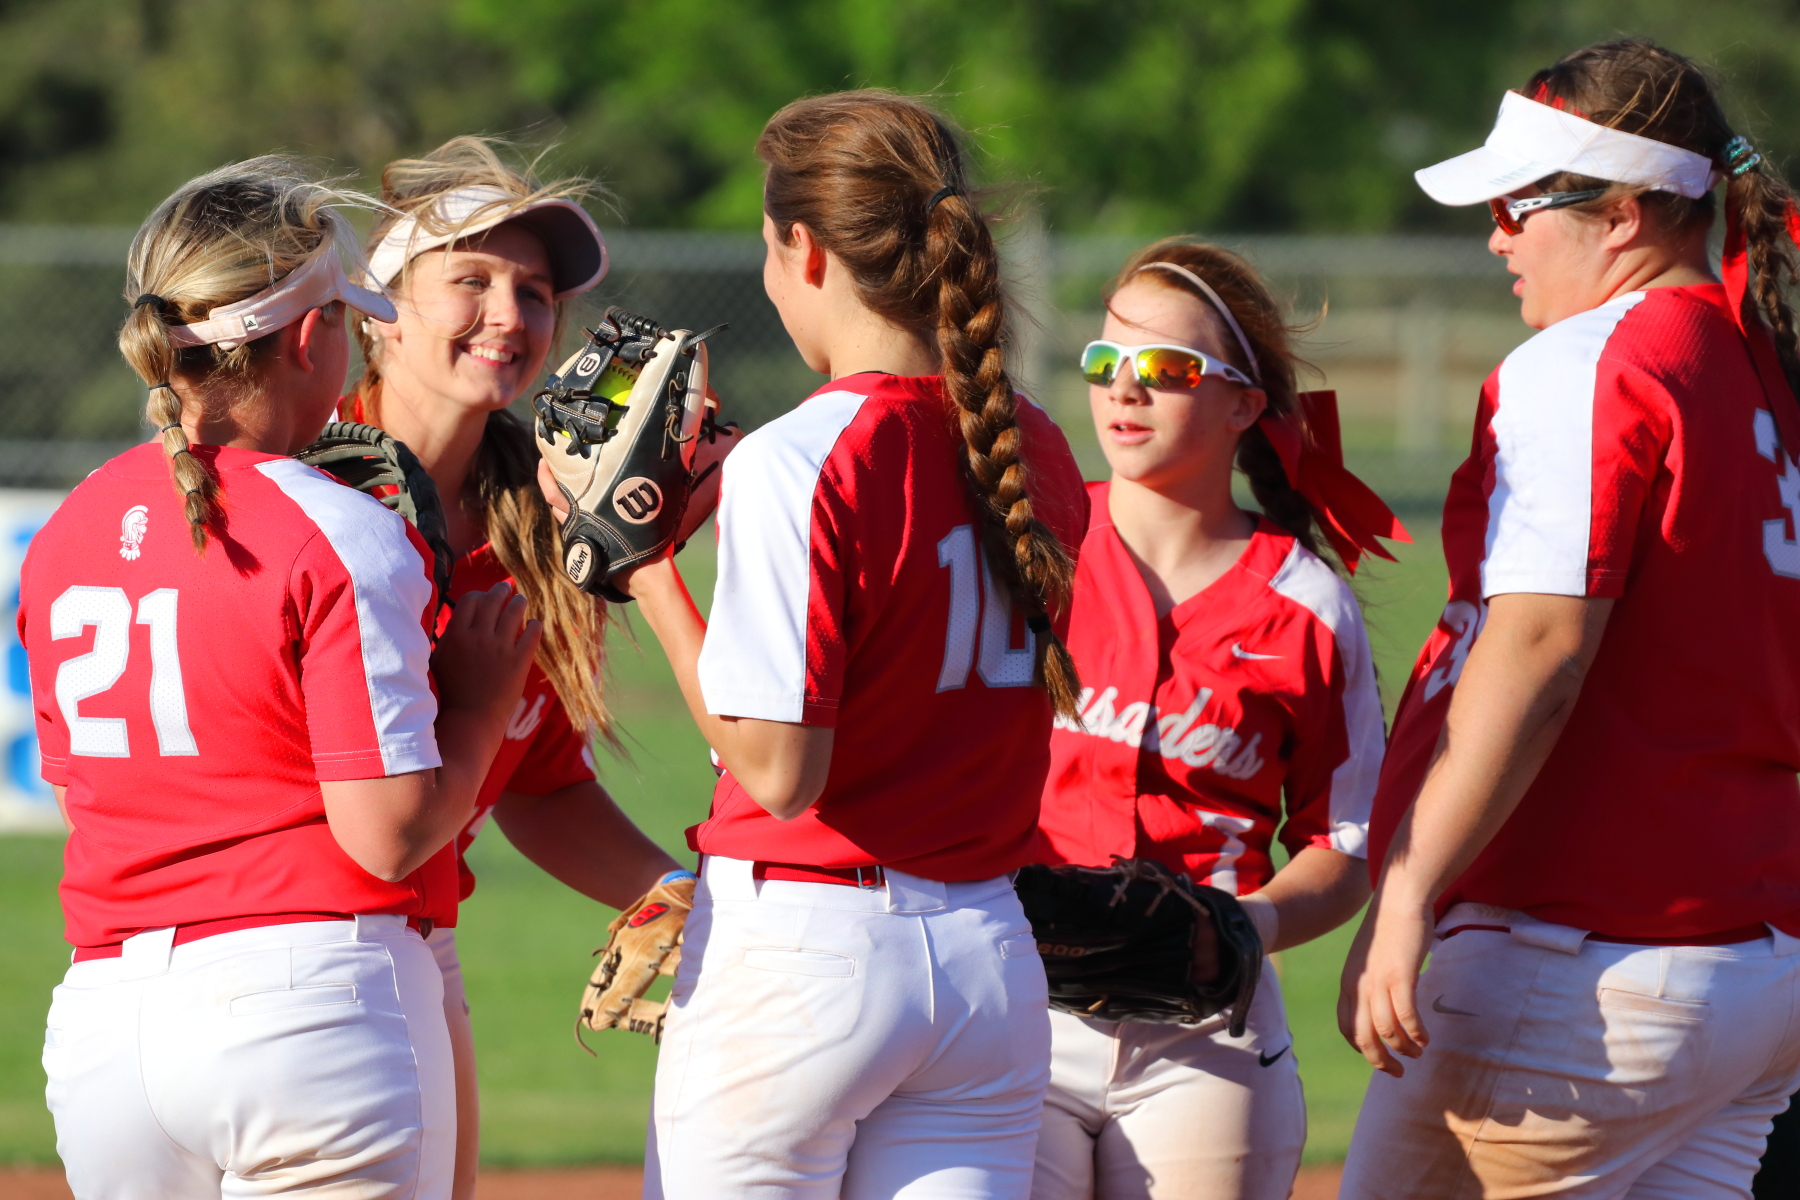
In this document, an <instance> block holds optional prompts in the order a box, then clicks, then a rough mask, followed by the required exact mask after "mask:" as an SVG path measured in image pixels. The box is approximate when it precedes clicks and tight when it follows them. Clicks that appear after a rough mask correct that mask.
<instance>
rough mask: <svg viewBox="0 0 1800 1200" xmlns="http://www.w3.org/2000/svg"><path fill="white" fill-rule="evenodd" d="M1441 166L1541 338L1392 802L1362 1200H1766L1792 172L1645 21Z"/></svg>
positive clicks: (1783, 738) (1387, 808) (1511, 104)
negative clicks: (1483, 216) (1765, 157)
mask: <svg viewBox="0 0 1800 1200" xmlns="http://www.w3.org/2000/svg"><path fill="white" fill-rule="evenodd" d="M1721 180H1723V182H1724V183H1725V195H1724V205H1725V212H1726V235H1725V257H1724V283H1723V285H1721V284H1720V283H1719V282H1718V281H1717V280H1716V279H1715V277H1714V275H1713V273H1712V268H1711V265H1710V263H1709V261H1708V256H1707V243H1706V238H1707V230H1708V227H1709V226H1710V225H1711V222H1712V216H1713V210H1714V200H1713V194H1712V189H1713V188H1714V187H1715V186H1716V185H1717V184H1718V183H1719V182H1720V181H1721ZM1419 182H1420V184H1421V186H1423V187H1424V189H1425V190H1426V191H1427V192H1428V193H1429V194H1430V195H1431V196H1432V197H1433V198H1435V199H1437V200H1438V201H1440V202H1442V203H1447V204H1478V203H1482V202H1487V203H1489V204H1490V205H1491V207H1492V209H1493V213H1494V220H1495V224H1496V225H1497V226H1498V228H1497V229H1496V231H1495V232H1494V234H1493V237H1492V240H1491V241H1490V243H1489V245H1490V248H1491V249H1492V250H1493V251H1494V252H1495V253H1497V254H1499V255H1501V256H1502V257H1504V258H1505V259H1506V262H1507V267H1508V269H1509V270H1510V271H1511V272H1512V273H1513V274H1514V275H1516V276H1518V279H1517V281H1516V282H1515V283H1514V285H1513V291H1514V293H1515V294H1516V295H1518V296H1519V297H1520V299H1521V312H1522V315H1523V317H1524V319H1525V322H1526V324H1528V325H1530V326H1532V327H1533V328H1536V329H1539V330H1541V331H1542V332H1540V333H1539V334H1538V335H1537V336H1535V337H1533V338H1532V339H1531V340H1530V341H1528V342H1526V343H1525V344H1524V345H1523V346H1521V347H1520V348H1519V349H1518V350H1516V351H1514V352H1513V353H1512V354H1511V355H1509V356H1508V357H1507V359H1506V361H1504V362H1503V363H1501V365H1500V367H1499V369H1498V370H1496V371H1495V372H1494V374H1493V375H1491V376H1490V377H1489V378H1488V381H1487V383H1486V384H1485V385H1484V386H1483V388H1482V392H1481V400H1480V405H1479V407H1478V409H1477V411H1476V422H1475V436H1474V445H1473V448H1472V451H1471V454H1470V457H1469V460H1468V461H1467V462H1466V463H1465V464H1464V465H1463V466H1462V467H1461V468H1460V469H1459V470H1458V471H1457V473H1456V475H1455V477H1454V479H1453V481H1452V483H1451V492H1450V497H1449V499H1448V501H1447V502H1446V504H1445V508H1444V553H1445V558H1446V560H1447V561H1448V563H1449V567H1450V602H1449V605H1448V607H1447V608H1446V609H1445V612H1444V616H1443V618H1442V620H1441V621H1440V622H1439V624H1438V628H1437V630H1436V631H1435V632H1434V633H1433V634H1432V636H1431V637H1430V639H1429V640H1428V641H1427V642H1426V644H1425V647H1424V650H1423V651H1422V652H1421V654H1420V656H1419V661H1418V664H1417V666H1416V667H1415V668H1414V670H1413V674H1412V678H1411V680H1410V682H1409V684H1408V686H1407V691H1406V694H1405V696H1404V698H1403V699H1402V701H1401V705H1400V709H1399V712H1398V714H1397V716H1396V720H1395V727H1394V734H1393V738H1392V741H1391V743H1390V747H1389V754H1388V759H1387V764H1386V767H1385V769H1384V772H1383V775H1382V780H1381V786H1380V788H1379V790H1378V792H1377V795H1376V800H1375V808H1374V819H1373V824H1372V833H1371V848H1372V851H1373V861H1374V862H1377V863H1384V864H1385V865H1384V867H1383V869H1382V871H1381V876H1380V879H1379V883H1378V886H1377V889H1376V893H1375V901H1374V903H1373V905H1372V906H1371V915H1370V918H1369V919H1368V920H1367V921H1365V923H1364V928H1363V931H1362V933H1361V935H1360V936H1359V939H1358V942H1357V945H1356V947H1355V950H1354V952H1353V954H1352V957H1351V959H1350V962H1349V964H1348V966H1347V967H1346V969H1345V975H1344V996H1343V1001H1342V1004H1341V1006H1340V1020H1341V1023H1342V1024H1343V1025H1344V1028H1345V1033H1346V1035H1347V1036H1348V1037H1350V1038H1351V1039H1352V1040H1353V1042H1354V1043H1355V1044H1356V1045H1357V1046H1358V1047H1359V1048H1360V1049H1361V1050H1362V1051H1363V1053H1364V1054H1365V1055H1367V1057H1368V1058H1369V1060H1370V1062H1371V1063H1373V1064H1375V1065H1376V1066H1378V1067H1380V1068H1381V1069H1382V1070H1383V1071H1384V1072H1385V1073H1384V1074H1380V1075H1377V1076H1375V1078H1374V1080H1373V1082H1372V1083H1371V1085H1370V1088H1369V1093H1368V1098H1367V1100H1366V1102H1365V1103H1364V1106H1363V1110H1362V1115H1361V1118H1360V1120H1359V1122H1358V1125H1357V1130H1356V1135H1355V1139H1354V1142H1353V1144H1352V1147H1351V1151H1350V1160H1349V1163H1348V1165H1347V1167H1346V1171H1345V1176H1344V1184H1343V1193H1342V1194H1343V1195H1344V1196H1346V1197H1375V1196H1393V1197H1400V1196H1408V1197H1413V1196H1421V1195H1429V1196H1475V1195H1487V1196H1497V1195H1509V1196H1511V1195H1534V1196H1536V1195H1550V1194H1556V1195H1568V1196H1594V1197H1601V1196H1608V1197H1611V1196H1630V1197H1634V1198H1638V1197H1682V1198H1683V1200H1700V1198H1705V1197H1727V1196H1733V1197H1738V1196H1745V1195H1747V1194H1748V1188H1749V1184H1750V1178H1751V1175H1752V1174H1753V1173H1754V1171H1755V1169H1756V1161H1757V1156H1758V1155H1759V1154H1760V1153H1761V1149H1762V1145H1763V1140H1764V1138H1765V1137H1766V1135H1767V1134H1768V1131H1769V1125H1770V1118H1771V1117H1772V1116H1773V1114H1775V1113H1776V1112H1779V1111H1780V1110H1781V1109H1782V1108H1783V1107H1784V1106H1785V1105H1786V1103H1787V1098H1788V1096H1789V1095H1791V1094H1792V1093H1793V1092H1794V1090H1795V1085H1796V1083H1797V1082H1800V1022H1796V1021H1795V1019H1794V1015H1795V1010H1796V1007H1797V1006H1800V955H1797V954H1796V953H1795V951H1796V950H1797V949H1800V938H1797V937H1796V936H1795V935H1800V788H1797V786H1796V783H1795V772H1796V771H1797V770H1800V692H1797V689H1800V627H1797V626H1796V624H1795V622H1794V620H1793V618H1792V614H1793V612H1794V611H1795V608H1796V606H1797V605H1800V583H1797V582H1796V580H1800V540H1797V539H1796V533H1797V532H1800V531H1796V529H1795V527H1794V525H1793V521H1794V519H1795V517H1796V515H1800V466H1797V465H1796V463H1795V454H1796V452H1797V451H1800V410H1797V409H1796V405H1795V398H1794V395H1793V392H1792V390H1791V389H1790V387H1789V382H1788V381H1789V380H1791V379H1794V378H1796V377H1797V376H1800V372H1797V371H1796V367H1797V366H1800V356H1797V355H1796V353H1795V345H1794V338H1793V330H1794V322H1793V317H1792V314H1791V313H1790V311H1789V310H1788V309H1787V307H1786V306H1785V302H1784V301H1783V300H1782V299H1781V295H1780V291H1779V287H1778V281H1779V279H1780V278H1781V275H1782V273H1783V272H1788V273H1790V275H1789V277H1791V272H1792V270H1793V268H1794V265H1795V263H1796V253H1795V247H1794V246H1793V244H1792V243H1790V242H1789V241H1788V236H1787V230H1788V228H1789V226H1788V224H1787V222H1788V221H1790V220H1796V219H1797V218H1795V217H1794V216H1793V215H1792V214H1793V209H1792V207H1791V193H1790V191H1789V190H1788V188H1787V185H1786V184H1785V183H1784V182H1782V181H1781V180H1780V178H1779V177H1778V176H1776V175H1774V174H1772V173H1766V172H1764V171H1763V170H1761V169H1760V158H1759V156H1758V155H1757V154H1756V152H1755V150H1754V149H1753V148H1752V147H1751V146H1750V144H1749V143H1748V142H1747V141H1745V140H1744V139H1742V138H1737V137H1734V136H1733V134H1732V131H1731V129H1730V127H1729V126H1728V125H1727V124H1726V123H1725V120H1724V118H1723V116H1722V115H1721V113H1720V110H1719V106H1718V103H1717V101H1716V100H1715V98H1714V95H1713V91H1712V88H1711V86H1710V85H1709V83H1708V82H1707V80H1706V78H1705V76H1704V75H1703V74H1702V73H1701V72H1700V70H1699V69H1698V68H1697V67H1696V66H1695V65H1694V64H1693V63H1691V62H1689V61H1688V60H1686V59H1684V58H1682V57H1680V56H1679V55H1676V54H1672V53H1670V52H1669V51H1666V50H1663V49H1661V48H1660V47H1656V46H1653V45H1650V44H1648V43H1645V42H1637V41H1623V42H1612V43H1607V44H1603V45H1597V46H1592V47H1589V48H1588V49H1586V50H1582V51H1579V52H1577V53H1575V54H1573V55H1571V56H1569V57H1568V58H1566V59H1564V60H1562V61H1561V62H1559V63H1557V64H1556V65H1555V66H1553V67H1550V68H1549V69H1547V70H1544V71H1540V72H1539V73H1538V74H1537V75H1535V76H1533V77H1532V79H1531V81H1530V83H1529V84H1528V85H1527V86H1526V87H1525V89H1524V90H1523V92H1519V93H1508V94H1507V95H1506V97H1505V98H1504V100H1503V102H1502V104H1501V108H1500V115H1499V119H1498V122H1497V123H1496V125H1495V127H1494V132H1493V133H1492V134H1491V135H1490V136H1489V138H1488V142H1487V145H1486V147H1484V148H1482V149H1480V150H1476V151H1474V152H1472V153H1470V154H1466V155H1463V156H1462V157H1460V158H1456V159H1452V160H1450V161H1448V162H1445V163H1440V164H1439V165H1437V166H1435V167H1430V168H1427V169H1426V170H1424V171H1421V172H1420V173H1419ZM1746 260H1748V262H1747V261H1746ZM1750 266H1753V267H1754V268H1755V273H1756V290H1755V303H1754V305H1752V306H1750V307H1748V308H1746V307H1745V305H1744V304H1743V301H1744V299H1745V295H1746V291H1747V290H1748V284H1749V271H1748V267H1750ZM1765 320H1767V321H1768V322H1769V323H1770V324H1771V325H1772V326H1773V327H1774V328H1775V329H1776V330H1779V331H1781V332H1780V333H1779V335H1778V336H1775V337H1771V336H1770V334H1769V332H1768V329H1767V328H1766V327H1765V326H1764V324H1763V322H1764V321H1765ZM1428 950H1429V951H1430V955H1431V966H1430V969H1429V970H1427V971H1426V972H1425V973H1424V975H1423V976H1422V977H1421V976H1420V974H1419V965H1420V962H1421V960H1422V959H1423V958H1424V956H1425V954H1426V952H1427V951H1428ZM1421 1009H1424V1010H1426V1011H1421ZM1403 1059H1404V1060H1409V1061H1407V1062H1406V1063H1405V1064H1404V1071H1403V1069H1402V1068H1403V1063H1402V1060H1403Z"/></svg>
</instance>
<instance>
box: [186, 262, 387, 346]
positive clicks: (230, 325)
mask: <svg viewBox="0 0 1800 1200" xmlns="http://www.w3.org/2000/svg"><path fill="white" fill-rule="evenodd" d="M334 300H342V301H343V302H344V303H346V304H348V305H349V306H350V307H351V308H354V309H356V310H357V311H358V312H361V313H365V314H367V315H368V316H371V317H374V318H375V319H376V320H377V321H392V320H396V319H397V314H396V313H395V312H394V306H393V305H392V304H390V303H388V300H387V297H386V296H382V295H380V294H378V293H376V292H371V291H369V290H368V289H366V288H360V287H357V286H356V285H355V284H354V283H351V282H350V280H349V278H348V277H347V276H346V275H345V274H344V264H343V263H342V262H341V261H339V259H338V254H337V247H336V246H334V245H332V244H331V243H330V242H329V241H327V242H326V243H325V248H324V249H323V250H321V251H319V252H318V253H317V254H315V255H313V257H312V259H311V260H310V261H309V262H307V263H306V265H305V266H302V267H296V268H295V269H294V270H292V271H289V272H288V273H287V274H286V275H285V276H283V277H282V278H281V279H280V280H279V281H278V282H276V283H275V284H274V285H272V286H270V287H266V288H264V289H263V290H262V291H260V292H258V293H256V295H254V296H251V297H250V298H249V299H247V300H239V301H238V302H237V303H235V304H227V305H224V306H222V307H219V308H215V309H213V310H212V311H210V312H208V313H207V314H206V319H205V320H204V321H195V322H194V323H193V324H191V325H171V326H169V340H170V341H172V342H174V343H175V344H176V345H177V346H218V347H220V348H221V349H224V350H235V349H237V348H238V347H239V346H241V345H243V344H244V343H245V342H249V341H254V340H255V339H257V338H259V337H262V336H264V335H265V334H270V333H273V332H275V331H276V330H277V329H280V328H282V327H283V326H285V325H291V324H293V323H294V322H295V321H298V320H299V319H300V318H301V317H304V316H305V315H306V314H307V313H309V312H311V311H312V310H313V309H315V308H323V307H324V306H325V305H327V304H330V303H331V302H332V301H334Z"/></svg>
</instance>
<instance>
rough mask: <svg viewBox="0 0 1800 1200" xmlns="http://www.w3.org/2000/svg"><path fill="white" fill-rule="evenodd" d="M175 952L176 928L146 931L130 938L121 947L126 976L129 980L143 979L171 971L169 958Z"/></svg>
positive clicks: (120, 954)
mask: <svg viewBox="0 0 1800 1200" xmlns="http://www.w3.org/2000/svg"><path fill="white" fill-rule="evenodd" d="M174 950H175V926H173V925H170V926H169V927H168V928H166V929H146V930H145V931H144V932H142V933H140V934H137V935H135V936H133V937H128V938H126V939H125V941H124V942H123V943H121V944H120V946H119V957H120V958H122V959H124V960H125V961H124V963H123V966H124V976H125V978H127V979H143V978H145V977H146V976H150V975H161V974H163V973H164V972H165V971H167V970H168V969H169V956H170V955H171V954H173V953H174Z"/></svg>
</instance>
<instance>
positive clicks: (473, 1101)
mask: <svg viewBox="0 0 1800 1200" xmlns="http://www.w3.org/2000/svg"><path fill="white" fill-rule="evenodd" d="M425 944H426V945H427V946H429V947H430V948H431V956H432V957H433V958H435V959H437V965H438V971H439V973H440V974H442V975H443V977H444V1024H445V1025H447V1026H448V1027H449V1030H450V1060H451V1062H452V1063H454V1064H455V1067H456V1180H455V1184H454V1185H453V1187H452V1188H451V1200H474V1196H475V1176H476V1173H477V1171H478V1170H479V1166H480V1159H481V1088H480V1085H479V1084H478V1082H477V1081H476V1078H475V1030H474V1028H473V1027H472V1026H471V1024H470V1022H469V996H468V993H467V992H466V991H464V990H463V969H462V958H461V957H460V956H459V955H458V954H457V953H456V930H454V929H444V928H438V929H433V930H432V931H431V936H429V937H427V938H426V939H425Z"/></svg>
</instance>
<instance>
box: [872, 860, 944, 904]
mask: <svg viewBox="0 0 1800 1200" xmlns="http://www.w3.org/2000/svg"><path fill="white" fill-rule="evenodd" d="M882 877H883V878H884V879H886V880H887V894H888V903H887V910H888V911H889V912H891V913H929V912H943V911H944V910H945V909H947V908H949V907H950V896H949V893H950V886H949V885H948V884H945V883H940V882H939V881H938V880H935V879H923V878H921V877H919V876H917V875H909V874H907V873H906V872H905V871H895V870H891V869H889V870H884V871H883V872H882Z"/></svg>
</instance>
